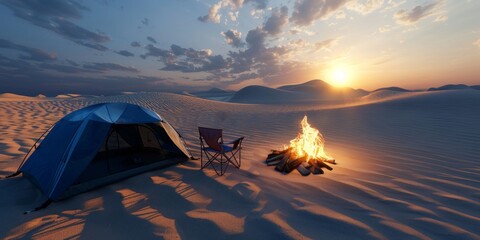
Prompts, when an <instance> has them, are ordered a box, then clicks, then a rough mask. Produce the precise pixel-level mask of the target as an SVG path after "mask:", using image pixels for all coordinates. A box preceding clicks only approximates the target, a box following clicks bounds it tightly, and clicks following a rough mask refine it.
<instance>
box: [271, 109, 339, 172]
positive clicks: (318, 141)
mask: <svg viewBox="0 0 480 240" xmlns="http://www.w3.org/2000/svg"><path fill="white" fill-rule="evenodd" d="M301 125H302V133H299V134H298V136H297V137H296V138H295V139H293V140H291V141H290V146H288V147H285V149H284V150H283V151H277V150H272V153H270V154H269V155H268V156H267V159H266V160H265V162H266V163H267V165H268V166H275V170H277V171H279V172H284V173H290V172H291V171H292V170H293V169H297V170H298V171H299V172H300V173H301V174H302V175H303V176H307V175H309V174H310V173H313V174H323V170H322V168H326V169H328V170H329V171H331V170H333V168H332V167H330V166H329V165H327V164H326V163H325V162H327V163H331V164H335V159H333V158H332V157H330V156H329V155H328V154H327V153H326V152H325V150H324V144H325V139H324V138H323V135H322V134H321V133H320V131H318V129H316V128H313V127H312V126H311V125H310V124H309V123H308V120H307V116H305V117H304V118H303V119H302V121H301Z"/></svg>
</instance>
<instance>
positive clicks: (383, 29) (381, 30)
mask: <svg viewBox="0 0 480 240" xmlns="http://www.w3.org/2000/svg"><path fill="white" fill-rule="evenodd" d="M391 30H392V26H390V25H384V26H382V27H379V28H378V31H379V32H381V33H384V32H390V31H391Z"/></svg>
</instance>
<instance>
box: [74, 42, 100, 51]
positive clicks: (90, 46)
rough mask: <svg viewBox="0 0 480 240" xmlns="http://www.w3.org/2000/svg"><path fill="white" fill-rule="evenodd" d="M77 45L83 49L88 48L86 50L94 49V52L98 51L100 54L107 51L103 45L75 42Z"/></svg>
mask: <svg viewBox="0 0 480 240" xmlns="http://www.w3.org/2000/svg"><path fill="white" fill-rule="evenodd" d="M75 42H76V43H77V44H80V45H82V46H85V47H88V48H92V49H95V50H98V51H102V52H105V51H107V50H108V48H107V47H105V46H104V45H102V44H98V43H88V42H82V41H75Z"/></svg>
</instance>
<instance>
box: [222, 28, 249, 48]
mask: <svg viewBox="0 0 480 240" xmlns="http://www.w3.org/2000/svg"><path fill="white" fill-rule="evenodd" d="M221 34H222V36H223V37H225V41H226V42H227V44H228V45H231V46H234V47H236V48H240V47H243V46H244V45H245V43H244V42H242V33H241V32H239V31H237V30H235V29H230V30H228V31H225V32H221Z"/></svg>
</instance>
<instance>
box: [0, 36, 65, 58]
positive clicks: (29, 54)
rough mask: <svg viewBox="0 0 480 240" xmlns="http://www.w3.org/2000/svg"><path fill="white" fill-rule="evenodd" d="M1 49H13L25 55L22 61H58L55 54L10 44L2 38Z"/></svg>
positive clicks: (22, 56) (21, 56)
mask: <svg viewBox="0 0 480 240" xmlns="http://www.w3.org/2000/svg"><path fill="white" fill-rule="evenodd" d="M0 48H6V49H13V50H17V51H20V52H23V53H25V54H26V55H20V58H21V59H24V60H33V61H39V62H43V61H53V60H55V59H57V56H56V54H55V53H49V52H46V51H43V50H41V49H37V48H31V47H27V46H23V45H20V44H16V43H13V42H10V41H8V40H6V39H2V38H0Z"/></svg>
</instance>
